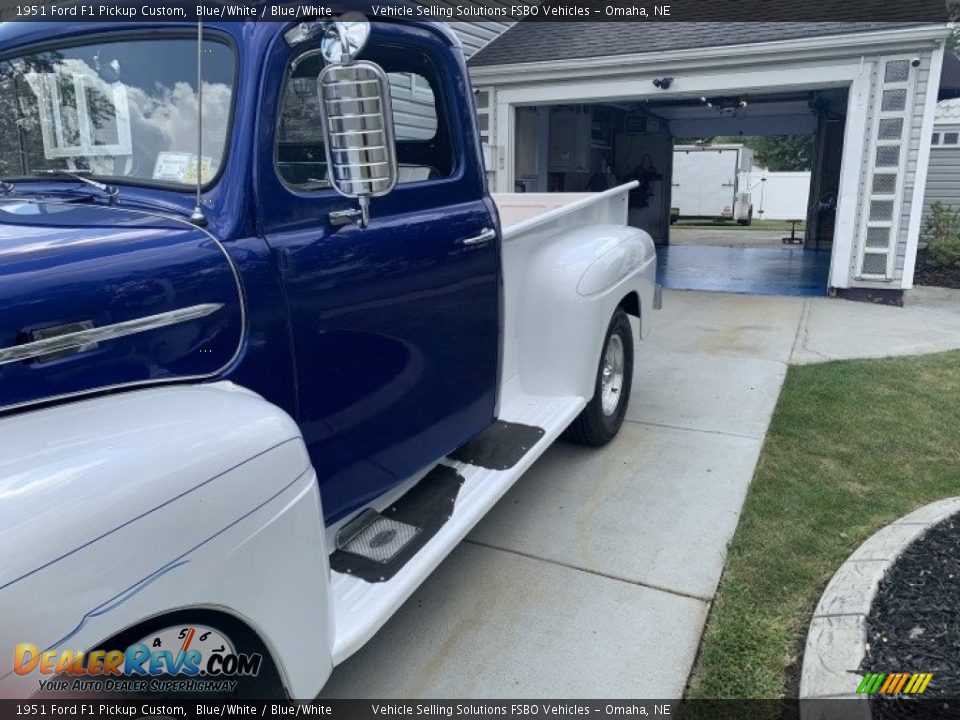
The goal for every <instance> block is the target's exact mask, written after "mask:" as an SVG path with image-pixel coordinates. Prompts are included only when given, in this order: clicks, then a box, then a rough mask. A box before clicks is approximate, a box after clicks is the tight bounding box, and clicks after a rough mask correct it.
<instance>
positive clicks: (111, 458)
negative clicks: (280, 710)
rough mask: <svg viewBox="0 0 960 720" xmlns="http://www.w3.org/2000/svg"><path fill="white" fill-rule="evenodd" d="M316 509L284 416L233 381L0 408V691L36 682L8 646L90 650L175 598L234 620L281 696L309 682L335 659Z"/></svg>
mask: <svg viewBox="0 0 960 720" xmlns="http://www.w3.org/2000/svg"><path fill="white" fill-rule="evenodd" d="M322 518H323V515H322V513H321V510H320V500H319V492H318V488H317V484H316V479H315V476H314V472H313V469H312V467H311V465H310V461H309V458H308V456H307V452H306V448H305V447H304V445H303V441H302V439H301V437H300V432H299V429H298V428H297V426H296V424H295V423H294V422H293V421H292V420H291V419H290V418H289V417H288V416H287V415H286V414H285V413H284V412H283V411H281V410H280V409H279V408H277V407H275V406H273V405H271V404H269V403H267V402H266V401H264V400H263V399H262V398H260V397H259V396H257V395H255V394H253V393H251V392H249V391H246V390H243V389H240V388H237V387H236V386H233V385H231V384H229V383H219V384H216V385H201V386H189V387H168V388H161V389H153V390H143V391H137V392H129V393H123V394H119V395H112V396H107V397H102V398H97V399H92V400H84V401H81V402H76V403H70V404H67V405H62V406H57V407H52V408H48V409H43V410H37V411H33V412H29V413H24V414H22V415H17V416H12V417H8V418H5V419H3V420H0V613H2V614H3V616H4V617H6V618H8V619H15V620H14V621H13V622H6V623H4V624H3V626H2V629H0V695H3V696H5V697H11V696H23V695H29V694H31V693H33V692H35V691H36V690H37V689H38V684H37V680H38V679H41V676H39V675H37V674H36V673H34V674H32V675H26V676H20V675H17V674H16V673H14V672H13V659H14V647H15V646H16V645H17V644H19V643H32V644H34V645H36V646H37V647H38V648H39V649H41V650H46V649H60V650H71V651H86V650H88V649H90V648H92V647H95V646H97V645H98V644H99V643H101V642H103V641H104V640H106V639H107V638H109V637H111V636H112V635H115V634H116V633H118V632H120V631H122V630H125V629H127V628H129V627H132V626H134V625H136V624H138V623H139V622H141V621H143V620H145V619H148V618H151V617H154V616H157V615H161V614H164V613H167V612H170V611H174V610H181V609H186V608H213V609H218V610H221V611H223V612H226V613H228V614H230V615H233V616H234V617H237V618H239V619H241V620H243V621H245V622H246V623H247V624H248V625H249V626H250V627H251V628H252V629H253V630H254V631H256V632H257V633H258V634H259V635H260V638H261V639H262V640H263V641H264V643H265V644H266V645H267V647H268V648H269V649H270V650H271V651H272V655H273V659H275V660H276V661H277V663H278V666H279V669H280V671H281V676H282V677H283V678H284V680H285V682H286V684H287V687H288V690H289V691H290V692H291V694H293V695H295V696H302V695H301V693H304V694H305V693H310V692H315V691H317V690H318V689H319V687H320V685H322V683H323V681H324V680H325V679H326V676H327V675H328V674H329V671H330V667H331V661H330V652H329V648H330V609H329V602H328V582H327V552H326V548H325V544H324V543H325V541H324V531H323V520H322ZM118 649H123V648H118ZM42 679H50V678H49V677H47V678H42Z"/></svg>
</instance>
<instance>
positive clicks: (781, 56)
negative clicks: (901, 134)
mask: <svg viewBox="0 0 960 720" xmlns="http://www.w3.org/2000/svg"><path fill="white" fill-rule="evenodd" d="M949 32H950V29H949V27H948V26H947V25H946V24H942V23H941V24H930V25H921V26H917V27H909V28H897V29H895V30H873V31H869V32H859V33H848V34H841V35H827V36H822V37H807V38H796V39H791V40H776V41H773V42H763V43H742V44H739V45H720V46H711V47H700V48H685V49H681V50H673V51H669V52H652V53H633V54H629V55H600V56H594V57H586V58H570V59H564V60H541V61H537V62H529V63H511V64H504V65H471V66H470V75H471V77H472V78H473V80H474V82H475V84H478V85H480V84H510V83H522V82H531V81H537V80H556V79H569V78H572V77H580V76H584V75H590V76H594V75H622V74H629V73H633V72H636V66H638V65H642V66H644V67H645V68H650V69H652V68H655V67H660V66H669V67H670V68H671V70H679V69H682V68H683V67H684V66H691V65H701V66H702V65H703V64H704V61H709V62H710V64H711V65H712V66H721V65H727V66H728V65H743V64H751V63H755V62H758V61H761V60H762V59H766V58H764V57H763V56H769V55H775V56H777V59H778V60H781V61H783V60H787V61H789V60H793V59H796V60H806V59H810V58H811V57H816V56H821V55H830V56H856V55H861V54H863V51H864V50H865V49H867V48H870V49H871V50H875V51H876V50H880V51H884V50H888V49H890V50H894V49H903V48H902V46H904V45H912V46H913V49H917V48H916V45H915V44H916V43H931V44H936V43H940V42H943V41H944V40H945V39H946V37H947V35H948V34H949Z"/></svg>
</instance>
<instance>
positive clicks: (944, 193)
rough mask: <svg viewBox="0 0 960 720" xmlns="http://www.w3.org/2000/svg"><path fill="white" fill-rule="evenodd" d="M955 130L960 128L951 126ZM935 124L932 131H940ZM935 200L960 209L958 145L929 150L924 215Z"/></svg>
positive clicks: (959, 154) (959, 151)
mask: <svg viewBox="0 0 960 720" xmlns="http://www.w3.org/2000/svg"><path fill="white" fill-rule="evenodd" d="M952 130H953V132H957V131H958V130H960V128H957V127H954V128H952ZM942 131H943V130H942V128H941V127H939V126H937V127H936V128H935V130H934V132H942ZM935 202H940V203H943V204H944V205H952V206H953V207H954V208H957V209H960V146H954V147H934V148H931V150H930V166H929V167H928V168H927V186H926V190H925V191H924V196H923V212H924V215H926V214H927V213H928V212H929V211H930V206H931V205H933V203H935Z"/></svg>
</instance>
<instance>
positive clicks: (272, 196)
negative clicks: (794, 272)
mask: <svg viewBox="0 0 960 720" xmlns="http://www.w3.org/2000/svg"><path fill="white" fill-rule="evenodd" d="M198 78H202V80H198ZM0 120H2V122H0V175H2V185H0V615H2V616H3V618H4V622H3V623H2V624H0V694H2V695H3V696H29V695H32V694H34V693H37V692H56V691H58V690H63V691H83V690H87V691H97V692H99V691H111V690H116V691H131V692H139V691H147V692H149V691H160V692H163V691H166V690H171V691H172V690H187V691H190V690H192V691H214V692H227V693H248V694H259V695H260V696H265V693H267V692H273V691H276V690H279V689H281V688H282V689H283V691H284V692H286V693H287V694H288V695H289V696H291V697H296V698H309V697H313V696H315V695H316V693H318V692H319V691H320V689H321V688H322V686H323V685H324V683H325V682H326V679H327V677H328V676H329V674H330V672H331V670H332V668H333V667H334V666H335V665H337V664H338V663H341V662H342V661H343V660H345V659H346V658H348V657H349V656H350V655H351V654H352V653H354V652H355V651H356V650H357V649H358V648H360V647H361V646H362V645H363V643H364V642H366V641H367V640H369V639H370V637H371V636H373V635H374V633H376V632H377V630H378V628H380V627H381V626H382V625H383V624H384V622H386V620H387V619H388V618H389V617H390V616H391V615H392V614H393V613H394V612H395V611H396V610H397V609H398V608H399V607H400V605H401V604H402V603H403V602H404V601H405V600H406V599H407V598H408V597H409V596H410V594H411V593H412V592H413V591H414V590H415V589H416V588H417V586H418V585H419V584H420V583H421V582H423V581H424V579H425V578H426V577H427V576H428V575H429V574H430V572H431V571H432V570H433V569H434V568H435V567H437V565H438V564H439V563H440V562H441V561H442V560H443V558H444V557H445V556H446V555H447V554H448V553H449V552H450V551H451V550H452V549H453V548H454V547H455V546H456V545H457V543H458V542H460V540H461V539H462V538H463V537H464V536H465V535H466V534H467V533H468V531H469V530H470V529H471V528H472V527H473V526H474V525H475V524H476V523H477V522H478V520H480V518H482V517H483V515H484V514H485V513H486V512H487V511H488V510H490V508H491V507H493V505H494V504H495V503H496V502H497V500H498V499H499V498H500V497H501V496H502V495H503V494H504V493H505V492H506V491H507V489H508V488H509V487H510V486H511V485H512V484H513V483H514V482H515V481H516V480H517V479H518V478H519V477H520V475H521V474H522V473H523V472H524V471H525V470H526V469H527V468H529V467H530V465H531V464H532V463H533V462H534V460H535V459H536V458H537V457H538V456H539V455H541V454H542V453H543V452H544V451H545V450H546V449H547V447H548V446H549V445H550V444H551V443H552V442H553V441H554V440H555V439H556V438H557V437H558V436H560V435H561V433H564V432H566V434H567V436H568V437H569V438H571V439H573V440H575V441H579V442H582V443H586V444H589V445H596V446H599V445H603V444H604V443H606V442H607V441H609V440H610V439H611V438H612V437H613V436H614V435H615V434H616V433H617V431H618V429H619V427H620V425H621V423H622V422H623V418H624V413H625V411H626V408H627V402H628V399H629V394H630V388H631V383H632V374H633V358H634V340H633V337H634V335H635V334H636V333H637V329H636V327H635V326H638V327H639V333H640V336H641V337H642V336H643V335H644V334H645V333H646V331H647V328H648V325H649V317H650V313H651V311H652V310H653V309H654V308H655V307H656V306H657V305H658V303H659V296H658V293H657V288H656V285H655V279H654V272H655V264H656V263H655V250H654V246H653V243H652V242H651V240H650V237H649V236H648V235H647V234H645V233H644V232H642V231H640V230H637V229H635V228H632V227H629V226H627V225H626V224H625V222H626V210H627V193H628V191H629V190H630V189H631V188H632V185H624V186H622V187H619V188H615V189H613V190H609V191H607V192H603V193H599V194H595V195H591V194H583V195H563V194H559V195H546V194H544V195H535V194H531V195H507V196H502V197H491V195H490V194H488V192H487V189H486V182H485V174H484V167H483V161H482V154H481V144H480V139H479V134H478V131H477V123H476V118H475V110H474V104H473V96H472V92H471V87H470V83H469V80H468V76H467V69H466V66H465V64H464V60H463V55H462V53H461V50H460V47H459V44H458V41H457V39H456V37H455V36H454V35H453V34H452V32H451V31H450V30H449V29H447V28H446V27H445V26H443V25H442V24H436V23H412V22H411V23H377V22H373V23H371V22H367V21H366V20H365V19H363V18H362V17H358V16H356V15H350V14H348V15H345V16H342V17H340V18H338V19H336V20H328V21H317V22H308V23H298V24H284V23H272V22H264V23H251V24H241V23H237V24H230V23H221V24H216V23H213V24H204V25H203V26H202V27H200V28H199V29H198V27H197V25H196V24H192V25H190V24H164V25H135V24H123V23H103V24H91V23H85V24H51V23H42V24H30V23H6V24H4V25H3V26H2V27H0ZM628 316H633V317H634V318H636V321H634V323H631V321H630V320H629V318H628ZM224 678H226V679H227V680H229V682H226V683H225V684H224V683H221V682H220V681H221V680H223V679H224ZM61 680H62V681H63V682H64V683H66V682H68V681H69V683H74V682H79V683H80V684H79V685H73V684H70V685H69V686H68V685H66V684H58V683H60V682H61ZM146 681H149V683H147V684H144V683H146ZM161 681H163V682H167V683H169V684H166V685H164V684H158V683H161ZM266 682H270V683H271V686H270V687H273V688H274V690H273V691H271V690H269V689H268V687H267V686H266V685H265V684H264V683H266ZM84 683H86V684H84ZM150 683H152V684H150Z"/></svg>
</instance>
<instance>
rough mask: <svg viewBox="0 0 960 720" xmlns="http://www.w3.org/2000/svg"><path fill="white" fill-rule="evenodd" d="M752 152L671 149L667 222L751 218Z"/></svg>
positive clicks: (717, 148) (722, 148) (732, 147)
mask: <svg viewBox="0 0 960 720" xmlns="http://www.w3.org/2000/svg"><path fill="white" fill-rule="evenodd" d="M752 169H753V150H751V149H750V148H748V147H744V146H743V145H677V146H675V147H674V149H673V185H672V188H671V195H670V219H671V221H673V220H676V219H678V218H704V219H709V220H736V221H737V222H738V223H739V224H741V225H749V224H750V222H751V220H752V219H753V202H752V199H751V195H750V184H749V183H750V171H751V170H752Z"/></svg>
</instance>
